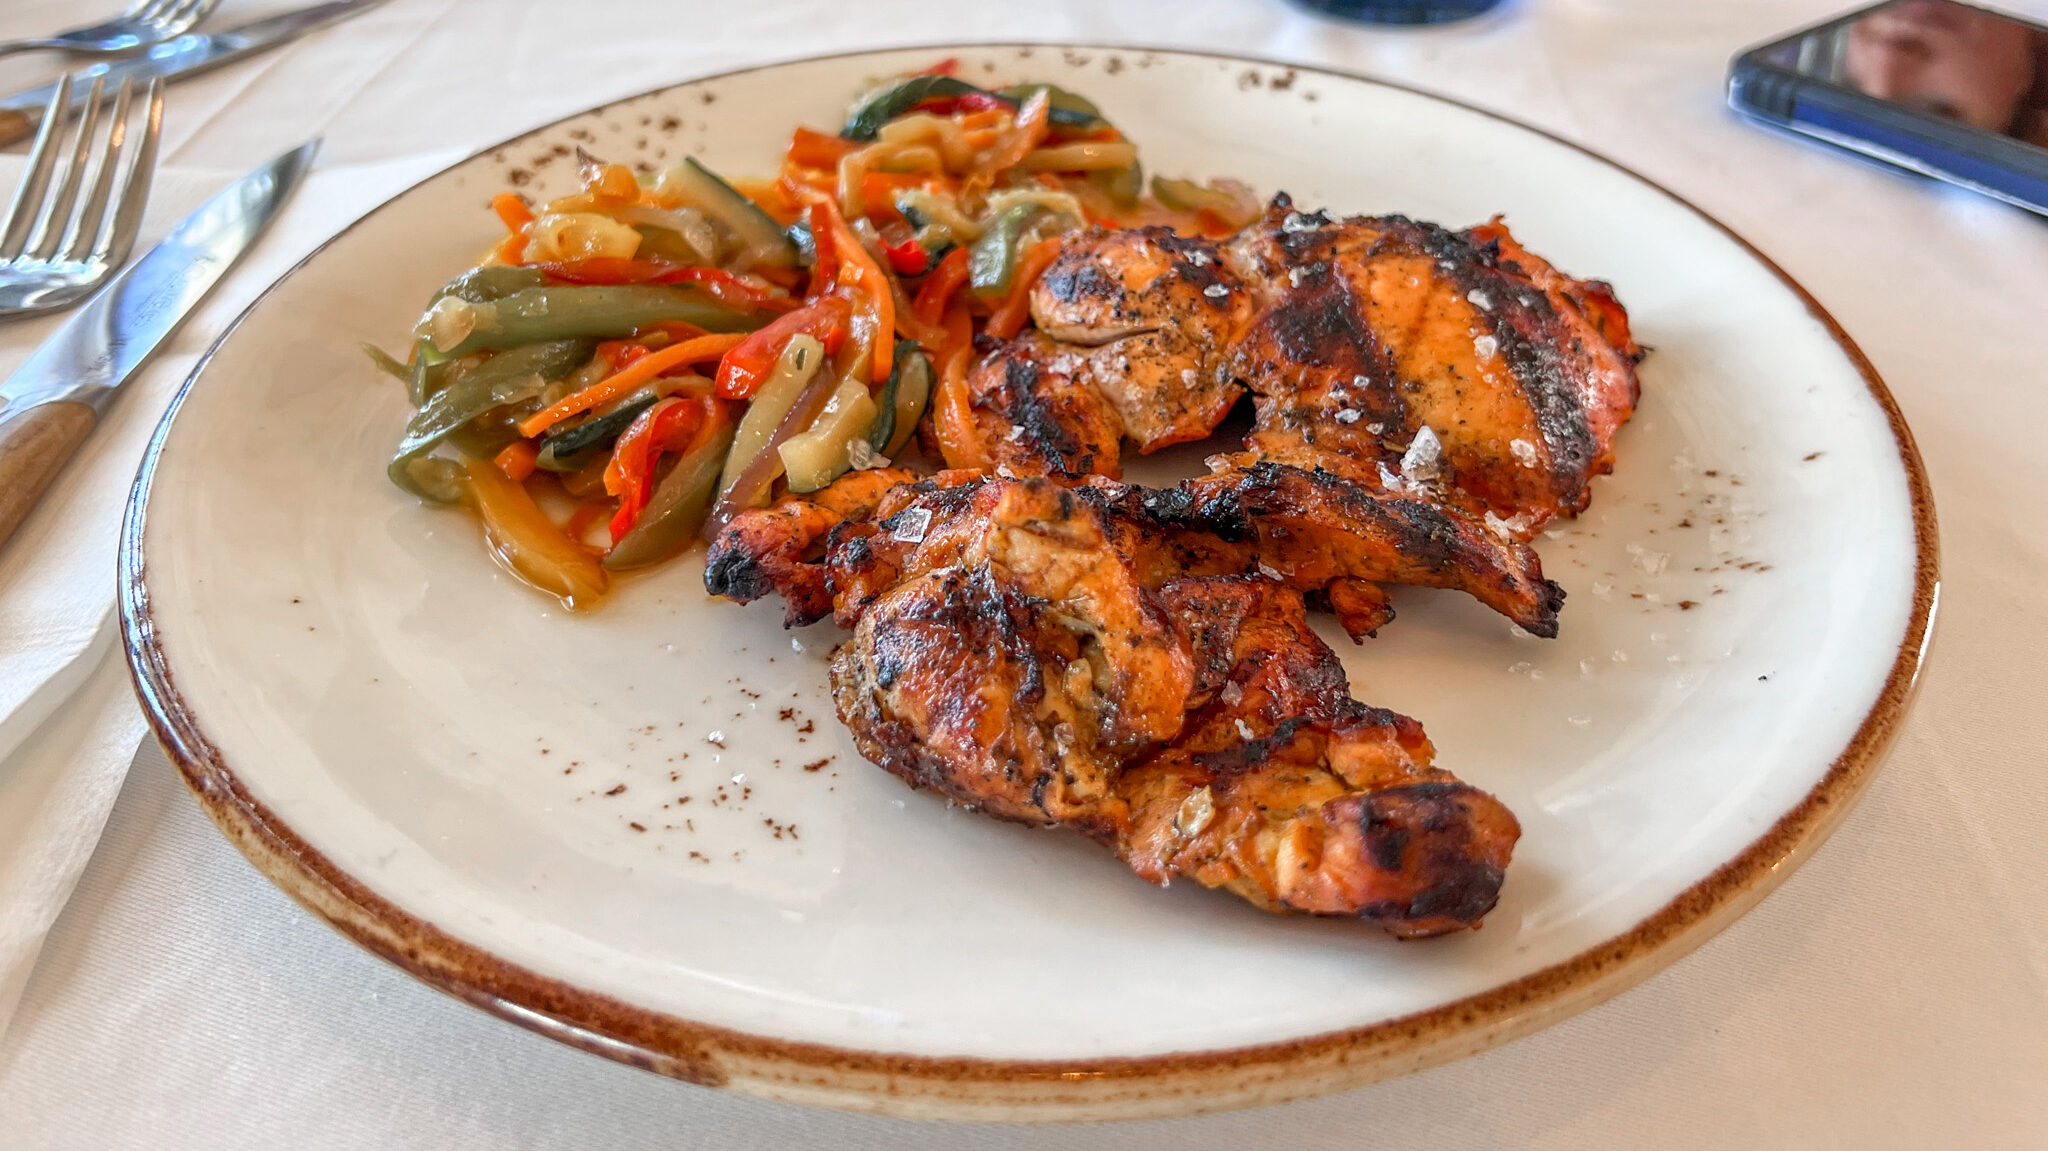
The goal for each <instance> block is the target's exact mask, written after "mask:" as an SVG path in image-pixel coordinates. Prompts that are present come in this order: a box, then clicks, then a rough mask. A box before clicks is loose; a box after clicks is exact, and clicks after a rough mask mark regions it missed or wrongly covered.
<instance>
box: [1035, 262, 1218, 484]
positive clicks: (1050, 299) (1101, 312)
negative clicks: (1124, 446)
mask: <svg viewBox="0 0 2048 1151" xmlns="http://www.w3.org/2000/svg"><path fill="white" fill-rule="evenodd" d="M1244 287H1245V285H1244V282H1243V281H1242V280H1240V279H1239V278H1238V277H1237V275H1236V274H1235V273H1233V272H1232V271H1231V270H1230V269H1229V268H1227V267H1225V266H1224V264H1223V262H1222V260H1220V259H1219V258H1218V253H1217V250H1216V247H1215V245H1214V244H1212V243H1210V242H1209V241H1207V240H1201V239H1195V238H1190V237H1186V236H1182V235H1180V234H1178V233H1176V232H1174V231H1173V230H1172V229H1171V228H1160V227H1151V228H1131V229H1126V230H1122V231H1105V230H1101V229H1096V230H1094V231H1091V232H1087V233H1084V234H1083V236H1082V238H1079V239H1076V240H1070V241H1068V242H1067V244H1065V245H1064V247H1063V249H1062V251H1061V253H1060V255H1059V258H1057V259H1055V260H1054V261H1053V262H1052V264H1051V265H1049V266H1048V267H1047V268H1046V270H1045V273H1044V274H1043V275H1042V276H1040V277H1039V279H1038V282H1037V284H1035V285H1034V286H1033V288H1032V293H1031V311H1032V317H1033V320H1034V322H1036V324H1037V325H1038V330H1039V331H1041V332H1043V333H1044V334H1045V335H1046V336H1048V337H1050V338H1051V339H1052V340H1054V341H1057V342H1059V343H1061V344H1066V345H1071V346H1074V347H1077V348H1081V349H1086V353H1085V359H1086V360H1087V378H1088V382H1090V383H1092V385H1093V386H1094V388H1095V390H1096V391H1097V392H1098V393H1099V394H1100V395H1101V396H1102V397H1103V398H1104V399H1105V400H1106V401H1107V402H1108V404H1109V406H1110V407H1111V408H1112V409H1114V410H1115V411H1116V413H1117V417H1118V419H1119V420H1120V422H1121V423H1122V426H1123V429H1124V434H1125V435H1127V436H1129V437H1130V438H1131V439H1132V440H1134V441H1135V442H1136V443H1137V445H1138V450H1139V451H1141V452H1151V451H1156V450H1158V449H1159V448H1163V447H1165V446H1167V445H1168V444H1180V443H1186V442H1188V441H1190V440H1198V439H1201V438H1202V437H1204V436H1206V435H1208V434H1209V433H1210V432H1212V431H1214V430H1215V428H1216V425H1217V424H1218V423H1220V422H1222V420H1223V417H1224V416H1225V415H1226V414H1228V413H1229V411H1230V408H1231V406H1232V405H1233V404H1235V403H1237V399H1238V397H1239V396H1241V395H1243V394H1244V388H1243V387H1242V386H1241V385H1240V384H1239V383H1238V382H1237V381H1236V380H1235V379H1233V378H1232V377H1231V375H1230V373H1229V371H1228V367H1229V365H1228V364H1227V362H1226V357H1225V356H1224V355H1223V352H1224V350H1225V349H1226V348H1227V347H1228V346H1229V344H1230V342H1231V341H1232V340H1234V339H1236V338H1237V336H1238V334H1239V333H1241V332H1242V331H1243V330H1244V329H1245V326H1246V325H1247V324H1249V323H1250V322H1251V318H1252V308H1253V301H1252V298H1251V296H1250V294H1248V293H1247V292H1246V291H1245V290H1244ZM1069 470H1073V469H1069Z"/></svg>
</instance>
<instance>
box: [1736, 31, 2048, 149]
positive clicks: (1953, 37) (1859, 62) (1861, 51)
mask: <svg viewBox="0 0 2048 1151" xmlns="http://www.w3.org/2000/svg"><path fill="white" fill-rule="evenodd" d="M1782 51H1783V56H1782V58H1781V59H1779V60H1778V61H1776V62H1777V63H1779V64H1782V65H1785V66H1788V67H1791V68H1794V69H1796V70H1797V71H1799V72H1800V73H1802V74H1804V75H1808V76H1812V77H1814V78H1815V79H1820V80H1826V81H1828V82H1830V83H1833V84H1838V85H1841V86H1842V87H1845V88H1851V89H1854V90H1856V91H1859V92H1862V93H1865V94H1866V95H1870V96H1875V97H1877V98H1878V99H1880V100H1884V101H1887V102H1890V103H1894V104H1898V105H1901V106H1904V107H1908V108H1913V109H1916V110H1918V111H1921V112H1925V113H1928V114H1929V115H1934V116H1939V117H1942V118H1944V119H1948V120H1955V121H1959V122H1961V123H1964V124H1968V125H1970V126H1971V127H1974V128H1978V129H1981V130H1983V131H1987V132H1995V133H1998V134H2001V135H2006V136H2011V137H2014V138H2015V139H2019V140H2024V141H2026V142H2027V143H2030V144H2034V145H2037V146H2039V147H2044V148H2048V32H2044V31H2042V30H2041V29H2038V28H2035V27H2033V26H2032V25H2029V24H2025V23H2022V22H2021V21H2019V20H2015V19H2013V18H2011V17H2008V16H2002V15H2000V14H1999V13H1996V12H1988V11H1986V10H1984V9H1982V8H1972V7H1969V6H1968V5H1964V4H1957V3H1953V2H1952V0H1894V3H1891V4H1887V5H1885V6H1884V7H1882V8H1879V9H1876V10H1874V11H1872V12H1870V13H1868V14H1866V15H1864V16H1862V17H1860V18H1858V19H1856V20H1853V21H1851V22H1849V23H1847V24H1839V25H1835V26H1833V27H1830V28H1824V29H1820V30H1818V31H1815V32H1814V33H1812V34H1810V35H1808V36H1805V37H1802V38H1801V39H1799V40H1797V41H1795V42H1793V43H1790V44H1787V45H1786V46H1785V47H1784V49H1783V50H1782Z"/></svg>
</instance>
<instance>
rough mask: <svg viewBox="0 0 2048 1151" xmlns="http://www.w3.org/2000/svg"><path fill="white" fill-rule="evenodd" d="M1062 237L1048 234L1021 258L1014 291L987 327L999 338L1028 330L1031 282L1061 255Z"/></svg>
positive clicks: (986, 329) (1012, 284)
mask: <svg viewBox="0 0 2048 1151" xmlns="http://www.w3.org/2000/svg"><path fill="white" fill-rule="evenodd" d="M1059 254H1060V238H1059V237H1058V236H1047V237H1046V238H1045V239H1043V240H1040V241H1038V242H1037V243H1036V244H1033V245H1031V247H1030V249H1029V250H1028V251H1026V252H1025V253H1024V255H1023V257H1022V258H1021V259H1019V260H1018V261H1017V278H1016V280H1015V281H1013V282H1012V283H1011V284H1010V294H1009V295H1007V296H1004V297H1003V301H1002V303H1000V304H997V305H996V310H995V311H993V312H991V313H989V317H988V326H987V327H986V328H985V329H984V330H985V331H986V332H988V334H989V335H991V336H994V337H995V338H997V339H999V340H1007V339H1009V338H1010V337H1011V336H1014V335H1016V334H1017V333H1018V332H1021V331H1023V330H1024V321H1025V320H1027V319H1029V318H1030V316H1031V285H1033V284H1035V283H1037V282H1038V277H1039V276H1041V275H1043V274H1045V269H1046V268H1047V267H1048V266H1050V265H1051V264H1052V262H1053V261H1054V260H1056V259H1058V258H1059Z"/></svg>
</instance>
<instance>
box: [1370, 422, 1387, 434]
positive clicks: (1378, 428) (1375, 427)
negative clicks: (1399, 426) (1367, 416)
mask: <svg viewBox="0 0 2048 1151" xmlns="http://www.w3.org/2000/svg"><path fill="white" fill-rule="evenodd" d="M1365 430H1366V431H1368V432H1371V433H1372V434H1373V435H1379V434H1380V433H1381V432H1384V431H1386V430H1387V425H1385V424H1367V425H1365Z"/></svg>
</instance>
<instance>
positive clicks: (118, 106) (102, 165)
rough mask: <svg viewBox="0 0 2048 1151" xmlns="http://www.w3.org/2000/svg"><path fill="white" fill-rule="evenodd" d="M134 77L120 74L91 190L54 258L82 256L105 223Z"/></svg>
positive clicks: (80, 258) (81, 257) (126, 135)
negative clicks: (104, 141)
mask: <svg viewBox="0 0 2048 1151" xmlns="http://www.w3.org/2000/svg"><path fill="white" fill-rule="evenodd" d="M134 96H135V78H134V77H133V76H123V77H122V78H121V90H120V91H119V92H118V93H117V94H116V95H115V97H114V115H113V117H112V119H111V120H110V121H109V123H108V124H107V143H106V147H105V148H104V149H102V150H101V152H100V161H99V164H98V166H97V167H96V169H95V170H94V172H93V180H92V190H91V191H90V192H88V193H87V194H86V197H85V206H84V207H82V208H80V209H79V210H78V214H77V215H75V216H73V217H72V220H71V230H70V231H69V232H66V233H65V235H64V244H63V247H62V248H61V249H60V251H59V254H58V257H57V258H58V259H60V260H67V261H76V260H82V259H84V258H85V257H86V255H87V254H88V253H90V252H91V251H92V246H93V245H94V244H96V243H98V242H99V238H100V233H101V232H103V231H105V230H106V226H107V218H106V217H107V200H108V198H109V197H110V196H112V195H113V191H114V174H115V172H116V170H117V169H118V168H119V167H120V161H121V149H122V147H123V146H124V145H126V143H127V141H128V114H129V111H130V105H131V104H132V103H133V102H134Z"/></svg>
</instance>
